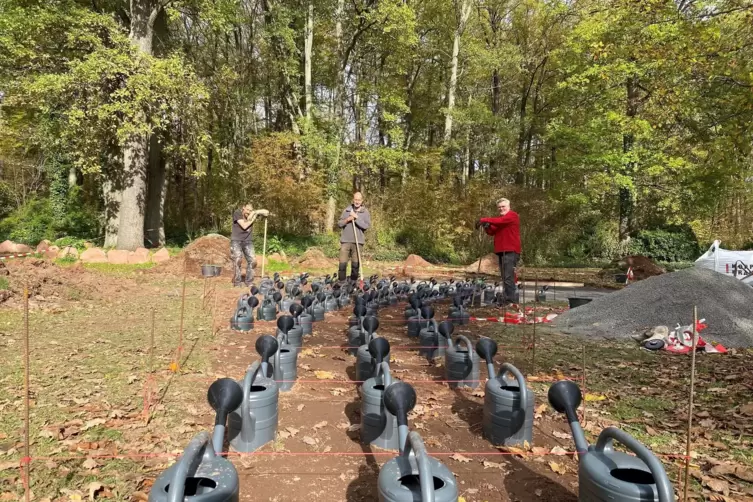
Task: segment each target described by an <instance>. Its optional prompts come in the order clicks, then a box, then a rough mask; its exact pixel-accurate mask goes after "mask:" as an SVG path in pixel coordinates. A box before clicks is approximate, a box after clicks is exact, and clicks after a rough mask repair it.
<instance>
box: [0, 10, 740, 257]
mask: <svg viewBox="0 0 753 502" xmlns="http://www.w3.org/2000/svg"><path fill="white" fill-rule="evenodd" d="M752 149H753V3H751V2H750V0H712V1H705V0H704V1H694V0H675V1H669V0H637V1H636V0H573V1H560V0H347V1H346V0H130V2H126V1H124V0H89V1H83V0H81V1H78V0H0V218H2V220H1V221H0V239H11V240H14V241H16V242H24V243H29V244H35V243H36V242H38V241H39V240H41V239H43V238H47V239H51V240H52V239H56V238H61V237H63V238H67V239H88V240H92V241H95V242H97V244H99V245H103V246H106V247H117V248H120V249H134V248H136V247H138V246H141V245H143V244H144V243H146V244H147V245H150V246H158V245H161V244H163V243H165V242H169V243H174V244H182V243H185V242H186V241H188V240H191V239H193V238H196V237H198V236H200V235H203V234H206V233H209V232H223V233H227V232H228V231H229V227H230V215H231V211H232V209H233V208H235V207H237V206H239V205H240V204H242V203H244V202H246V201H251V202H252V203H253V204H254V205H255V206H256V207H266V208H269V209H272V210H273V212H274V213H275V216H274V217H272V218H270V219H269V225H270V227H269V229H270V233H271V235H272V236H271V238H270V244H271V247H272V248H273V249H274V248H286V247H287V248H288V249H294V248H296V247H297V246H305V245H310V244H319V245H322V246H323V247H325V248H326V247H327V245H328V244H330V243H334V239H336V235H333V234H332V233H331V231H332V229H333V226H334V220H335V219H336V218H337V216H339V212H340V211H342V209H343V207H344V205H345V204H347V202H348V201H349V200H350V196H351V193H352V191H353V189H360V190H362V191H363V192H364V195H365V198H366V204H367V205H368V206H369V207H370V209H371V211H372V215H373V220H374V227H373V230H372V231H371V232H370V235H369V243H368V246H367V254H369V255H370V256H372V257H374V258H376V259H399V258H401V257H403V256H404V255H405V254H406V253H408V252H414V253H418V254H421V255H422V256H424V257H425V258H427V259H430V260H434V261H442V262H468V261H471V260H473V259H475V258H476V257H477V256H478V255H479V254H480V253H482V252H484V251H485V250H487V251H488V250H489V241H488V238H486V237H484V236H483V235H481V234H480V233H479V232H478V231H477V230H475V229H474V227H473V223H474V221H475V220H476V219H477V218H478V217H480V216H483V215H489V214H493V213H494V212H495V211H494V201H495V200H496V199H497V198H498V197H500V196H505V197H507V198H509V199H511V200H512V206H513V209H515V210H516V211H518V212H519V213H520V214H521V218H522V221H523V227H522V237H523V247H524V260H525V261H526V262H527V263H544V262H547V263H553V262H588V261H593V260H608V259H611V258H613V257H615V256H619V255H622V254H624V253H627V252H640V253H644V254H648V255H650V256H652V257H653V258H655V259H657V260H661V261H668V262H672V261H683V260H689V259H693V258H695V257H696V256H697V254H698V252H699V251H700V249H701V248H702V247H704V246H706V245H707V244H708V243H710V242H711V241H712V240H713V239H721V240H722V241H723V245H724V247H727V248H741V247H748V248H751V247H753V218H752V217H751V215H753V190H751V188H752V187H753V153H752ZM257 232H258V229H257ZM330 247H331V246H330Z"/></svg>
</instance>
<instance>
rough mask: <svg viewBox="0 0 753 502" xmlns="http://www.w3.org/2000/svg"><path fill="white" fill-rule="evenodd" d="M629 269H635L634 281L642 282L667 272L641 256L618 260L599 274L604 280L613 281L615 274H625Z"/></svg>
mask: <svg viewBox="0 0 753 502" xmlns="http://www.w3.org/2000/svg"><path fill="white" fill-rule="evenodd" d="M629 268H632V269H633V279H632V280H634V281H642V280H643V279H648V278H649V277H655V276H657V275H662V274H666V273H667V270H666V269H664V268H662V267H660V266H659V265H657V264H656V263H654V262H653V261H651V259H650V258H648V257H646V256H641V255H634V256H626V257H625V258H623V259H621V260H617V261H615V262H614V263H612V264H611V266H610V267H609V268H605V269H604V270H602V271H601V272H600V273H599V276H600V277H602V278H604V279H613V278H614V275H615V274H624V273H626V272H627V271H628V269H629Z"/></svg>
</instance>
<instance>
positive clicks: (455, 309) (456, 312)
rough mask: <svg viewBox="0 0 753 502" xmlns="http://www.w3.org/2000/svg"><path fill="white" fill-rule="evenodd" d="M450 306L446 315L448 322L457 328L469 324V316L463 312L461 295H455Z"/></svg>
mask: <svg viewBox="0 0 753 502" xmlns="http://www.w3.org/2000/svg"><path fill="white" fill-rule="evenodd" d="M452 305H453V306H452V307H450V312H449V314H448V315H447V319H448V320H450V321H452V323H453V324H455V325H458V326H465V325H466V324H468V323H469V322H471V315H470V314H469V313H468V312H467V311H466V310H465V307H464V306H463V298H462V296H461V295H458V294H456V295H455V298H453V299H452Z"/></svg>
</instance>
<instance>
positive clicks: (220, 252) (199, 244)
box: [154, 234, 246, 276]
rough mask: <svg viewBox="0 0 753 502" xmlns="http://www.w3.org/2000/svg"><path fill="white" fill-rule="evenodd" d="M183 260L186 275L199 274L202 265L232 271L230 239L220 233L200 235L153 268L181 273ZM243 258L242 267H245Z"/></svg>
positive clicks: (223, 272) (227, 271)
mask: <svg viewBox="0 0 753 502" xmlns="http://www.w3.org/2000/svg"><path fill="white" fill-rule="evenodd" d="M184 261H185V266H186V271H187V273H188V275H194V276H195V275H201V266H202V265H220V266H221V267H222V274H223V275H225V274H229V273H232V272H233V262H232V261H231V260H230V239H228V238H227V237H225V236H224V235H220V234H209V235H205V236H204V237H200V238H198V239H196V240H195V241H193V242H192V243H191V244H189V245H188V246H186V248H185V249H184V250H183V251H181V252H180V254H178V256H176V257H175V258H173V259H171V260H170V261H168V262H166V263H163V264H162V265H158V266H157V267H155V268H154V270H156V271H159V272H168V273H172V274H182V273H183V263H184ZM245 266H246V264H245V259H244V263H243V267H244V269H245Z"/></svg>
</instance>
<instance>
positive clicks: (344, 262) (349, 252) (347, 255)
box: [337, 242, 361, 281]
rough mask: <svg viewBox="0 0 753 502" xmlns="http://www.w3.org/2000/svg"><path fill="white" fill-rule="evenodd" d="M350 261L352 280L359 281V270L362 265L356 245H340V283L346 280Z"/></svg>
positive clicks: (345, 243) (338, 274)
mask: <svg viewBox="0 0 753 502" xmlns="http://www.w3.org/2000/svg"><path fill="white" fill-rule="evenodd" d="M348 261H350V262H351V266H350V278H351V279H353V280H354V281H355V280H356V279H358V269H359V267H360V265H361V264H360V263H359V262H358V250H357V249H356V244H355V243H354V242H342V243H340V265H339V267H338V269H337V279H338V280H340V281H344V280H345V272H346V271H347V269H348Z"/></svg>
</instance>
